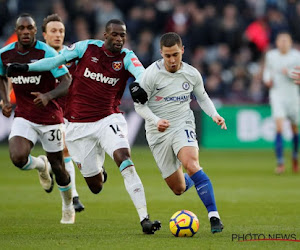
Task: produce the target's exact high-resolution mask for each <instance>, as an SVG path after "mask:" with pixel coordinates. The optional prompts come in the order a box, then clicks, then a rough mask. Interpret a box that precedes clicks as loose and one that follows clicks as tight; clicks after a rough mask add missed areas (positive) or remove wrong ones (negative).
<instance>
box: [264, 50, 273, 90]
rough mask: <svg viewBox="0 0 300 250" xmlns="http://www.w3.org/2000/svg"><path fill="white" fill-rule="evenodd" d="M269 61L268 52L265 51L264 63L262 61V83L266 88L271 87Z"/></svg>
mask: <svg viewBox="0 0 300 250" xmlns="http://www.w3.org/2000/svg"><path fill="white" fill-rule="evenodd" d="M270 63H271V59H270V53H269V52H267V54H266V58H265V63H264V70H263V83H264V85H265V86H266V87H267V88H271V87H272V86H273V82H272V77H271V76H272V74H271V65H270Z"/></svg>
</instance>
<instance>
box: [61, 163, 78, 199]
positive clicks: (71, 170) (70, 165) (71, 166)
mask: <svg viewBox="0 0 300 250" xmlns="http://www.w3.org/2000/svg"><path fill="white" fill-rule="evenodd" d="M64 162H65V168H66V170H67V171H68V173H69V175H70V178H71V183H72V184H71V188H72V197H76V196H78V193H77V190H76V184H75V168H74V164H73V162H72V158H71V157H65V158H64Z"/></svg>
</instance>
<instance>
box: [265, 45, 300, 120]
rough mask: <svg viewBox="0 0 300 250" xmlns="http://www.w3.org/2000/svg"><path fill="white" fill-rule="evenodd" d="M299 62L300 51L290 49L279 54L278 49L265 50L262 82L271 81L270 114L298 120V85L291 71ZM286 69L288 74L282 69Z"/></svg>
mask: <svg viewBox="0 0 300 250" xmlns="http://www.w3.org/2000/svg"><path fill="white" fill-rule="evenodd" d="M299 63H300V52H299V51H297V50H295V49H291V50H290V51H289V52H288V53H286V54H281V53H280V51H279V50H278V49H273V50H270V51H269V52H267V54H266V59H265V69H264V73H263V80H264V82H268V81H272V83H273V86H272V87H271V88H270V92H269V98H270V105H271V110H272V116H273V117H274V118H275V119H276V118H288V119H290V120H291V121H292V122H293V123H295V124H297V123H298V122H299V111H300V109H299V105H300V96H299V85H297V84H295V83H294V82H293V79H292V78H291V73H292V71H293V70H294V68H295V66H297V65H299ZM284 68H287V69H288V75H285V74H283V72H282V70H283V69H284Z"/></svg>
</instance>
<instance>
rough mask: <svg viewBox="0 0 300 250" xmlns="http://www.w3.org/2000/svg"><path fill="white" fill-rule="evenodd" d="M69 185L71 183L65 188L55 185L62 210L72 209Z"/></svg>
mask: <svg viewBox="0 0 300 250" xmlns="http://www.w3.org/2000/svg"><path fill="white" fill-rule="evenodd" d="M71 185H72V183H71V182H70V183H69V184H68V185H66V186H59V185H57V186H58V189H59V192H60V195H61V199H62V210H72V209H73V202H72V188H71Z"/></svg>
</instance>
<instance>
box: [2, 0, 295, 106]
mask: <svg viewBox="0 0 300 250" xmlns="http://www.w3.org/2000/svg"><path fill="white" fill-rule="evenodd" d="M22 12H28V13H30V14H32V15H33V17H34V18H35V19H36V22H37V25H38V26H39V35H38V38H39V39H42V36H41V29H40V26H41V22H42V19H43V18H44V17H45V16H46V15H48V14H52V13H58V14H59V15H60V16H61V17H62V19H63V20H64V23H65V26H66V39H65V43H66V44H71V43H73V42H76V41H79V40H85V39H103V31H104V25H105V23H106V22H107V21H108V20H110V19H112V18H118V19H121V20H123V21H125V23H126V25H127V31H128V40H127V44H126V45H125V47H127V48H129V49H132V50H134V52H135V53H136V54H137V56H138V57H139V59H140V60H141V62H142V63H143V64H144V66H145V67H147V66H148V65H150V64H151V63H152V62H153V61H154V60H157V59H158V58H160V54H159V38H160V36H161V34H163V33H164V32H170V31H174V32H177V33H178V34H180V35H181V37H182V39H183V43H184V45H185V54H184V58H183V59H184V61H186V62H188V63H190V64H192V65H193V66H194V67H196V68H197V69H198V70H199V71H200V72H201V74H202V76H203V78H204V82H205V88H206V90H207V92H208V93H209V95H210V97H211V98H212V99H213V100H214V101H215V103H220V104H223V103H226V104H228V103H230V104H238V103H265V102H267V90H266V89H265V87H264V86H263V84H262V81H261V75H262V65H263V58H264V54H265V52H266V51H267V50H268V49H270V48H273V46H274V40H275V37H276V34H277V33H278V32H280V31H289V32H290V33H291V34H292V36H293V39H294V46H295V47H296V48H297V47H300V29H299V23H300V1H298V0H210V1H207V0H187V1H185V0H126V1H125V0H114V1H109V0H53V1H49V0H39V1H35V0H0V24H1V25H0V45H1V46H3V45H4V43H5V41H6V40H7V39H8V37H9V36H10V35H11V34H12V32H13V28H14V23H15V19H16V17H17V16H18V14H20V13H22ZM299 65H300V62H299Z"/></svg>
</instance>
